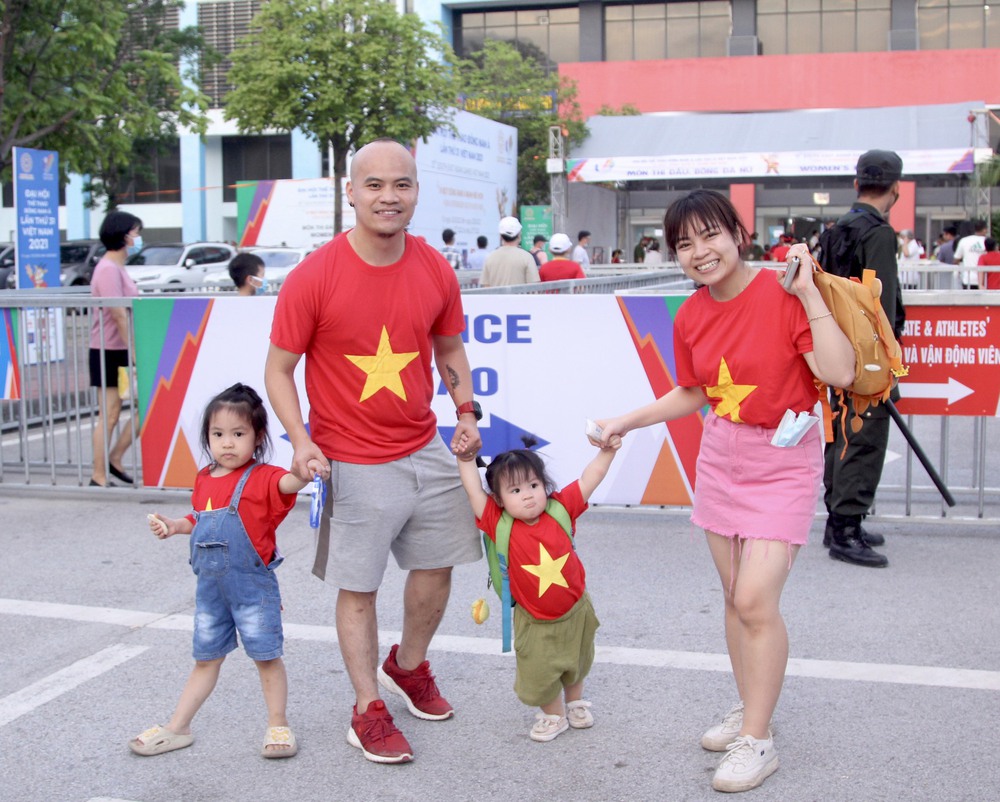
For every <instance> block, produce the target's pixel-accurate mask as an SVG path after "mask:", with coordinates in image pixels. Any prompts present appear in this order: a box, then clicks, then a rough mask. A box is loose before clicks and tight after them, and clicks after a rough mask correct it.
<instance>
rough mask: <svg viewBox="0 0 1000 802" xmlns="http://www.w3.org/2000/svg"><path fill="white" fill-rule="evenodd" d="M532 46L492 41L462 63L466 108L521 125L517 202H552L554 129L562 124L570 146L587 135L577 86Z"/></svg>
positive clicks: (518, 142)
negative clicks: (550, 69)
mask: <svg viewBox="0 0 1000 802" xmlns="http://www.w3.org/2000/svg"><path fill="white" fill-rule="evenodd" d="M529 48H530V46H525V45H523V44H520V43H517V44H515V43H511V42H504V41H499V40H496V39H487V40H486V41H485V42H484V43H483V47H482V49H481V50H478V51H476V52H475V53H472V54H470V56H469V58H467V59H464V60H463V61H461V62H459V64H458V72H459V75H460V77H461V83H462V91H463V93H464V95H465V104H464V105H465V108H466V109H467V110H468V111H471V112H474V113H475V114H479V115H480V116H482V117H488V118H490V119H491V120H497V121H498V122H502V123H505V124H507V125H512V126H514V127H515V128H517V149H518V157H517V195H518V198H517V201H518V203H519V204H525V205H534V204H546V203H548V202H549V200H550V186H549V176H548V173H547V172H546V169H545V167H546V165H545V160H546V159H547V158H548V156H549V127H550V126H554V125H558V126H559V127H560V128H561V129H562V131H563V135H564V138H565V143H566V144H565V147H566V149H567V150H568V149H569V147H571V146H572V145H574V144H578V143H580V142H582V141H583V140H584V139H585V138H586V136H587V128H586V126H585V125H584V123H583V119H582V115H581V113H580V106H579V104H578V103H577V101H576V85H575V84H574V83H573V82H572V81H570V80H569V79H567V78H560V77H559V75H557V74H555V73H552V74H546V72H545V70H544V68H543V67H542V65H541V64H540V58H542V59H544V55H543V54H541V53H540V51H539V52H536V53H532V52H531V50H530V49H529Z"/></svg>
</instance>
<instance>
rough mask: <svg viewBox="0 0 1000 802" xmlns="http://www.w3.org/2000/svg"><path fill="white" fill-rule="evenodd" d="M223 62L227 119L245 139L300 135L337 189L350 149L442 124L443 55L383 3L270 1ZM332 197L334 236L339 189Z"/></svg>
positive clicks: (446, 83)
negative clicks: (318, 149)
mask: <svg viewBox="0 0 1000 802" xmlns="http://www.w3.org/2000/svg"><path fill="white" fill-rule="evenodd" d="M230 58H231V59H232V62H233V67H232V69H230V71H229V76H228V80H229V82H230V84H232V85H233V86H234V87H235V88H234V89H233V91H232V92H230V93H229V95H228V96H227V97H226V102H225V108H226V112H225V113H226V118H227V119H231V120H235V121H236V123H237V125H238V126H239V128H240V130H241V131H243V132H245V133H262V132H264V131H266V130H279V131H291V130H293V129H296V128H298V129H300V130H301V131H303V132H304V133H305V134H306V135H307V136H309V137H310V138H312V139H314V140H315V141H316V142H318V143H320V144H321V145H324V146H327V147H329V148H330V150H331V151H332V154H331V155H332V162H333V164H332V172H333V175H334V179H335V186H336V187H338V188H339V187H340V186H341V182H342V179H343V178H344V175H345V173H346V166H347V154H348V153H349V152H350V151H352V150H355V149H356V148H357V147H358V146H360V145H362V144H364V143H366V142H369V141H371V140H373V139H377V138H379V137H391V138H393V139H396V140H398V141H401V142H406V141H410V140H413V139H416V138H421V139H426V138H427V137H428V136H429V135H430V134H431V133H433V132H434V131H435V130H436V129H438V128H439V127H441V126H442V125H450V119H451V117H452V111H451V108H452V107H453V106H454V104H455V98H456V89H455V85H454V80H453V77H452V74H451V71H450V70H449V69H448V68H447V66H446V63H447V62H449V61H450V60H451V59H452V58H453V54H452V52H451V48H450V47H449V46H448V44H447V43H446V42H445V41H444V39H442V38H441V36H440V34H438V33H436V32H434V31H431V30H429V29H427V28H426V27H425V26H424V24H423V23H422V22H421V20H420V19H419V18H418V17H416V16H415V15H413V14H403V15H401V14H399V13H398V12H397V11H396V9H395V7H394V5H393V4H391V3H386V2H383V1H382V0H328V2H326V3H320V4H317V3H316V2H315V0H283V2H280V3H268V4H267V5H265V6H263V8H262V9H261V11H260V12H259V13H258V14H257V15H256V16H255V17H254V20H253V25H252V30H251V32H250V33H249V34H248V35H247V36H246V37H245V38H244V39H243V40H242V41H241V42H240V43H239V45H238V47H237V49H236V50H234V51H233V53H232V54H231V56H230ZM442 62H444V63H442ZM334 199H335V200H334V232H335V233H339V232H340V230H341V227H342V210H341V193H340V192H339V191H336V192H334Z"/></svg>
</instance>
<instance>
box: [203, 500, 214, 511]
mask: <svg viewBox="0 0 1000 802" xmlns="http://www.w3.org/2000/svg"><path fill="white" fill-rule="evenodd" d="M211 511H212V499H209V500H208V504H206V505H205V509H204V510H202V512H211Z"/></svg>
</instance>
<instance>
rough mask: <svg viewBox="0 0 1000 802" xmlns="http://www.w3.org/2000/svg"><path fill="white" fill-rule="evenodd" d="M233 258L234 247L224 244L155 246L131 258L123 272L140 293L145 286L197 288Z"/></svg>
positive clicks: (126, 262) (225, 266) (148, 247)
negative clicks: (178, 285)
mask: <svg viewBox="0 0 1000 802" xmlns="http://www.w3.org/2000/svg"><path fill="white" fill-rule="evenodd" d="M235 255H236V248H234V247H233V246H232V245H230V244H228V243H226V242H193V243H191V244H188V245H185V244H183V243H156V244H155V245H146V246H145V247H143V249H142V250H141V251H139V253H137V254H135V255H133V256H130V257H129V258H128V259H127V260H126V261H125V269H126V270H128V273H129V275H130V276H131V277H132V279H133V280H134V281H135V282H136V284H138V285H139V289H140V290H141V289H142V287H143V285H148V284H180V285H184V287H196V286H199V285H201V283H202V281H203V280H204V278H205V276H206V275H209V274H211V273H218V272H219V271H225V269H226V268H227V267H229V261H230V260H231V259H232V258H233V257H234V256H235ZM178 289H181V287H178Z"/></svg>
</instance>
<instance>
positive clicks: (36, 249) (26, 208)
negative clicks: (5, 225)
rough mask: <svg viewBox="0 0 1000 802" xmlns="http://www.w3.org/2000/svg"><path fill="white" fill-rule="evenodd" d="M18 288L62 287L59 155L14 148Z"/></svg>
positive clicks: (53, 152) (49, 151) (51, 151)
mask: <svg viewBox="0 0 1000 802" xmlns="http://www.w3.org/2000/svg"><path fill="white" fill-rule="evenodd" d="M14 206H15V209H16V211H17V288H18V289H21V290H23V289H31V288H40V287H58V286H59V285H60V284H61V283H62V282H61V280H60V267H59V154H58V153H57V152H56V151H54V150H32V149H30V148H14Z"/></svg>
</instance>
